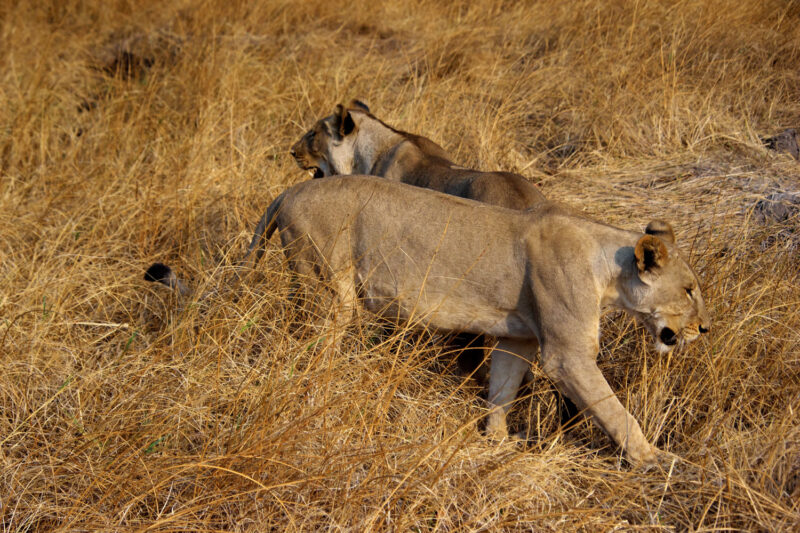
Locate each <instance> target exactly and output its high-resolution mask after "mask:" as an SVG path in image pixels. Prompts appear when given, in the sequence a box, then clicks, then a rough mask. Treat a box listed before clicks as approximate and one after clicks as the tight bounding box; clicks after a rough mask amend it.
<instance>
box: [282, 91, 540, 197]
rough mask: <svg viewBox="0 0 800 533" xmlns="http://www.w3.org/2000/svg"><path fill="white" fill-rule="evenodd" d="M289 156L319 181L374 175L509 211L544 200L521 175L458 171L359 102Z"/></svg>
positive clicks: (341, 109)
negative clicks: (340, 177)
mask: <svg viewBox="0 0 800 533" xmlns="http://www.w3.org/2000/svg"><path fill="white" fill-rule="evenodd" d="M291 152H292V156H293V157H294V158H295V160H296V161H297V164H298V165H299V166H300V168H303V169H304V170H308V171H309V172H310V173H311V175H312V176H313V177H316V178H321V177H329V176H337V175H346V174H370V175H373V176H381V177H383V178H387V179H390V180H393V181H401V182H403V183H408V184H409V185H416V186H417V187H425V188H427V189H434V190H437V191H441V192H444V193H447V194H452V195H455V196H460V197H462V198H471V199H473V200H478V201H480V202H485V203H488V204H492V205H499V206H502V207H508V208H511V209H526V208H528V207H531V206H532V205H534V204H535V203H537V202H540V201H542V200H544V199H545V198H544V196H543V195H542V193H541V192H540V191H539V189H538V188H537V187H536V186H535V185H534V184H532V183H531V182H529V181H528V180H527V179H525V178H524V177H522V176H520V175H519V174H513V173H510V172H481V171H479V170H472V169H467V168H464V167H461V166H458V165H456V164H455V163H453V162H452V161H451V160H450V157H449V156H448V155H447V153H446V152H445V151H444V149H443V148H442V147H441V146H439V145H438V144H436V143H435V142H433V141H432V140H430V139H427V138H425V137H422V136H419V135H414V134H412V133H407V132H404V131H399V130H397V129H395V128H392V127H391V126H388V125H386V124H385V123H383V122H382V121H380V120H378V119H377V118H376V117H375V116H374V115H372V114H371V113H370V112H369V109H368V108H367V107H366V106H365V105H364V104H362V103H361V102H358V101H357V100H354V101H352V102H350V103H349V104H348V105H347V106H341V105H338V106H336V110H335V111H334V113H333V114H332V115H330V116H328V117H325V118H323V119H320V120H318V121H317V123H316V124H315V125H314V127H313V128H311V130H309V131H308V132H307V133H306V134H305V135H303V137H301V138H300V140H299V141H297V142H296V143H295V144H294V146H292V150H291Z"/></svg>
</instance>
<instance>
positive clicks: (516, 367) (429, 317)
mask: <svg viewBox="0 0 800 533" xmlns="http://www.w3.org/2000/svg"><path fill="white" fill-rule="evenodd" d="M265 217H266V218H265V219H266V220H268V221H269V222H268V224H267V225H266V227H265V228H264V236H265V238H269V237H270V236H271V235H272V233H273V232H274V231H275V230H276V229H277V230H278V231H279V233H280V237H281V242H282V244H283V247H284V252H285V254H286V256H287V257H288V259H289V262H290V266H291V267H292V268H293V269H294V270H295V271H297V272H299V273H302V274H305V275H312V276H316V275H318V276H320V277H321V278H323V279H325V280H326V281H328V282H329V283H330V284H331V286H332V287H333V288H334V290H335V298H336V300H337V302H338V304H337V305H339V306H341V309H342V310H344V309H347V308H352V307H353V306H354V305H355V304H356V295H358V301H360V302H362V303H363V304H364V305H365V306H366V307H367V308H368V309H369V310H370V311H372V312H374V313H378V314H381V315H384V316H386V317H389V318H397V319H400V320H403V321H407V322H408V323H411V324H415V325H422V326H423V327H427V328H432V329H434V330H438V331H448V330H449V331H463V332H469V333H474V334H489V335H494V336H496V337H497V338H498V339H499V342H498V344H497V347H496V348H495V349H494V350H493V351H492V353H491V374H490V379H489V401H490V405H491V406H492V410H491V412H490V414H489V419H488V422H487V431H488V433H489V434H490V435H492V436H494V437H495V438H497V439H503V438H505V437H506V436H507V429H506V411H507V410H508V408H509V405H510V403H511V402H512V401H513V399H514V397H515V394H516V391H517V388H518V387H519V384H520V381H521V379H522V376H523V374H524V373H525V371H526V369H528V367H529V365H530V363H531V362H532V361H533V360H534V358H535V357H536V354H537V352H538V350H539V347H540V346H541V365H542V368H543V370H544V372H545V373H546V374H547V375H548V376H549V377H550V379H552V380H553V382H554V383H555V384H556V386H557V387H558V388H559V389H560V390H561V391H562V392H563V393H564V394H565V395H567V396H568V397H569V398H570V399H572V401H574V402H575V403H576V404H577V405H578V407H580V408H581V409H583V410H585V412H586V413H587V414H588V415H590V416H591V418H592V419H593V420H594V421H595V422H596V423H597V424H598V425H599V426H600V427H601V428H602V429H603V430H604V431H605V432H606V433H607V434H608V435H609V436H610V437H611V438H612V439H613V440H614V442H615V443H616V444H617V445H618V446H620V447H621V448H622V449H623V450H624V451H625V453H626V455H627V457H628V458H629V460H630V461H631V462H633V463H652V462H654V461H655V460H656V452H657V449H656V448H654V447H653V446H651V445H650V444H649V443H648V442H647V440H646V438H645V437H644V435H643V433H642V430H641V428H640V427H639V424H638V423H637V422H636V420H635V419H634V418H633V417H632V416H631V415H630V414H629V413H628V412H627V411H626V410H625V408H624V407H623V406H622V404H621V403H620V401H619V400H618V399H617V397H616V396H615V395H614V392H613V391H612V390H611V388H610V387H609V385H608V383H607V382H606V380H605V378H604V377H603V375H602V373H601V372H600V370H599V368H598V367H597V364H596V361H595V358H596V355H597V353H598V350H599V345H598V331H599V326H600V316H601V314H602V313H603V311H604V310H606V309H609V308H619V309H624V310H625V311H627V312H628V313H630V314H631V315H633V316H634V317H635V318H636V319H638V320H639V321H640V322H641V323H643V324H644V326H645V327H646V328H647V329H648V331H649V332H650V333H651V334H652V335H653V337H654V338H655V345H656V347H657V348H658V349H659V350H661V351H668V350H670V349H671V348H672V347H674V346H675V345H677V344H679V343H683V342H689V341H692V340H694V339H695V338H696V337H697V336H698V335H699V334H700V333H705V332H707V331H708V329H709V327H710V326H709V318H708V315H707V313H706V310H705V306H704V303H703V297H702V295H701V293H700V286H699V283H698V280H697V276H696V275H695V273H694V272H693V271H692V269H691V268H690V267H689V266H688V264H687V263H686V262H685V260H684V259H683V257H682V256H681V254H680V252H679V251H678V249H677V247H676V246H675V243H674V239H675V238H674V234H673V232H672V228H671V227H670V226H669V225H668V224H666V223H664V222H659V221H654V222H651V223H650V224H649V225H648V226H647V230H646V232H645V233H644V234H642V233H637V232H632V231H626V230H622V229H618V228H614V227H612V226H608V225H605V224H601V223H598V222H595V221H592V220H589V219H587V218H585V217H582V216H580V215H577V214H575V213H573V212H571V211H569V210H567V209H565V208H562V207H559V206H556V205H554V204H551V203H549V202H542V203H540V204H537V206H535V207H533V208H532V209H529V210H526V211H514V210H510V209H503V208H499V207H495V206H490V205H486V204H482V203H478V202H474V201H470V200H465V199H462V198H456V197H453V196H448V195H445V194H441V193H437V192H433V191H425V190H422V189H420V188H417V187H411V186H408V185H405V184H402V183H396V182H393V181H391V180H385V179H379V178H375V177H369V176H348V177H342V178H339V179H335V180H312V181H307V182H304V183H300V184H299V185H296V186H294V187H292V188H290V189H288V190H287V191H285V192H284V193H283V194H281V195H280V196H278V198H276V199H275V201H273V202H272V204H271V205H270V206H269V209H268V210H267V214H266V215H265ZM162 268H164V269H166V272H163V271H162V272H161V273H160V278H161V279H156V280H157V281H161V282H163V283H165V284H167V285H170V286H173V287H175V285H176V284H175V279H176V278H175V276H174V275H173V274H172V273H171V271H169V269H168V268H167V267H163V266H162ZM335 315H339V316H340V314H339V313H336V314H335Z"/></svg>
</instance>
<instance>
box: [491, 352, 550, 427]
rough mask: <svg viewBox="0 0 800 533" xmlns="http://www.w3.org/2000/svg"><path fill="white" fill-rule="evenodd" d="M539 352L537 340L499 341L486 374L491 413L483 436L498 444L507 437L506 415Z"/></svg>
mask: <svg viewBox="0 0 800 533" xmlns="http://www.w3.org/2000/svg"><path fill="white" fill-rule="evenodd" d="M538 350H539V343H538V342H537V341H536V339H532V340H531V339H525V340H515V339H500V341H499V342H498V343H497V346H495V347H494V349H493V350H492V353H491V358H492V359H491V370H490V373H489V408H490V409H491V410H490V412H489V416H488V419H487V421H486V434H487V436H489V437H490V438H491V439H493V440H497V441H501V440H503V439H505V438H507V437H508V427H507V425H506V414H507V413H508V410H509V409H510V408H511V403H512V402H513V401H514V399H515V398H516V397H517V391H518V389H519V386H520V383H522V378H523V377H524V376H525V372H526V371H528V370H530V366H531V362H532V361H533V360H534V358H535V357H536V353H537V351H538Z"/></svg>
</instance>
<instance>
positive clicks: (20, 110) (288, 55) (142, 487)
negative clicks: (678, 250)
mask: <svg viewBox="0 0 800 533" xmlns="http://www.w3.org/2000/svg"><path fill="white" fill-rule="evenodd" d="M15 4H16V5H15ZM0 21H2V22H0V24H1V26H0V66H1V67H2V68H0V165H1V166H0V376H2V377H1V378H0V380H1V381H0V525H1V526H2V529H1V530H2V532H4V533H5V532H12V531H14V532H16V531H128V530H158V531H172V530H191V531H219V530H236V531H241V530H248V531H249V530H264V531H266V530H279V531H282V530H289V531H296V530H306V531H309V530H318V529H340V530H351V531H363V530H395V531H407V530H412V531H431V530H442V531H450V530H464V531H466V530H478V529H485V530H504V529H505V530H517V529H529V530H537V531H538V530H558V531H561V530H568V531H571V530H588V531H601V530H603V531H608V530H611V529H612V528H619V529H622V530H629V529H643V530H654V531H655V530H672V529H674V530H687V529H692V530H731V529H735V530H769V531H781V530H784V531H789V530H793V529H794V530H796V528H798V527H800V518H798V517H799V516H800V503H799V502H800V426H799V425H798V423H797V420H798V413H800V349H798V348H800V342H799V341H800V334H798V330H800V312H799V311H798V306H799V305H800V276H799V275H798V266H799V265H800V257H799V256H798V249H799V248H800V236H799V235H800V234H799V233H798V222H797V218H796V217H795V218H794V219H793V220H789V221H786V222H783V223H778V222H775V221H772V220H769V219H768V220H766V221H765V220H763V219H762V218H760V217H759V216H758V213H756V212H755V211H754V205H755V204H756V202H757V201H758V200H759V199H761V198H763V197H764V196H765V195H767V194H770V193H771V192H773V191H776V190H790V191H797V189H798V187H800V185H799V184H798V180H799V179H800V168H799V167H798V163H797V162H796V161H794V160H792V159H790V158H788V157H787V156H785V155H781V154H775V153H773V152H768V151H766V150H765V149H764V148H763V147H762V146H761V142H760V140H759V136H763V135H769V134H774V133H777V132H778V131H781V130H782V129H784V128H786V127H790V126H800V124H798V123H797V120H798V119H797V117H798V114H799V113H800V70H798V68H797V67H798V64H800V30H799V29H798V28H800V4H798V2H796V1H792V0H741V1H737V2H733V1H722V0H714V1H708V0H685V1H682V2H670V1H645V0H637V1H636V2H623V1H611V2H605V1H600V0H582V1H568V2H523V3H519V4H517V3H513V2H504V1H501V0H484V1H480V2H433V1H427V2H425V1H423V2H405V3H391V4H387V5H378V4H377V3H373V2H355V3H353V2H339V1H330V2H301V3H299V4H298V3H297V2H291V3H290V2H282V1H279V0H276V1H271V2H261V3H258V5H249V3H244V2H237V1H230V0H228V1H220V2H214V1H205V2H193V3H189V2H183V3H165V2H135V3H134V2H124V1H120V2H99V1H98V2H81V1H66V2H65V1H52V2H5V3H3V4H2V6H0ZM125 51H127V55H126V54H125V53H123V52H125ZM352 97H361V98H363V99H365V100H366V101H367V102H368V103H369V104H370V105H371V107H372V108H373V110H374V111H375V112H376V114H378V116H381V117H383V118H385V119H386V120H387V121H388V122H389V123H391V124H395V125H397V126H398V127H401V128H404V129H407V130H410V131H414V132H419V133H422V134H424V135H427V136H429V137H432V138H433V139H435V140H437V141H438V142H440V143H441V144H442V145H443V146H444V147H445V148H446V149H448V150H449V151H451V153H453V154H454V157H455V158H456V160H458V161H460V162H462V163H464V164H469V165H474V166H477V167H480V168H484V169H506V170H516V171H520V172H523V173H524V174H526V175H528V176H530V177H532V178H533V179H535V180H537V181H539V182H541V184H542V186H543V190H544V191H545V193H546V194H547V195H549V196H550V197H552V198H554V199H558V200H561V201H564V202H567V203H569V204H572V205H574V206H578V207H580V208H583V209H585V210H586V211H587V212H589V213H591V214H593V215H596V216H598V217H601V218H603V219H604V220H607V221H609V222H613V223H616V224H618V225H621V226H625V227H629V228H642V227H643V226H644V225H645V224H646V223H647V221H648V220H649V219H650V218H652V217H661V218H666V219H668V220H671V221H672V222H673V223H674V225H675V227H676V230H677V231H678V234H679V238H680V240H681V242H682V246H683V248H684V249H685V250H686V252H687V253H688V254H689V255H690V257H691V258H692V262H693V263H694V264H695V265H696V266H697V268H698V270H699V272H700V275H701V277H702V279H703V280H704V283H705V295H706V300H707V302H708V304H709V306H710V310H711V312H712V313H713V316H714V325H713V329H712V333H711V334H710V335H709V336H708V337H707V338H705V339H703V340H702V341H699V342H697V343H695V344H694V345H693V346H691V347H690V348H688V349H687V350H685V351H683V352H679V353H675V354H673V355H671V356H668V357H660V356H657V355H656V354H654V353H653V352H652V351H649V350H648V348H647V346H646V345H647V339H646V338H645V336H644V334H643V333H642V331H641V330H639V329H637V328H636V327H635V326H634V325H633V324H632V322H630V321H629V320H628V319H626V318H624V317H619V316H612V317H609V319H608V320H606V321H605V324H604V325H605V327H604V338H603V351H602V353H601V355H600V362H601V366H602V367H603V369H604V372H605V373H606V375H607V376H608V379H609V381H610V382H611V384H612V387H613V388H614V389H615V390H617V391H618V394H619V396H620V398H621V399H622V400H623V402H625V403H626V404H627V405H628V406H629V408H630V410H631V411H632V412H633V413H634V415H635V416H636V417H637V418H638V419H639V420H640V421H641V422H642V426H643V428H644V430H645V432H646V434H647V435H648V437H649V438H651V439H652V440H653V441H654V442H656V443H658V445H659V446H661V447H662V448H665V449H667V450H670V451H672V452H674V453H676V454H678V455H680V456H682V457H684V458H685V459H686V460H687V462H688V463H689V465H682V466H681V467H679V468H676V469H675V470H673V471H671V472H666V473H665V472H658V471H651V472H647V473H640V472H636V471H631V470H630V469H628V468H627V467H626V466H625V465H624V464H620V462H619V460H618V458H617V455H615V451H614V450H613V449H612V448H611V446H610V445H609V442H608V440H607V439H606V438H605V437H604V436H603V435H602V434H600V433H599V431H597V430H596V429H595V428H594V427H590V426H588V425H586V424H583V425H582V426H581V427H580V428H579V429H577V430H575V431H572V432H569V433H567V434H562V433H560V432H559V431H558V421H557V413H556V407H555V404H554V399H553V396H552V394H551V393H550V390H551V386H550V385H549V384H548V382H547V381H546V380H545V379H543V378H542V377H541V375H540V376H539V377H538V379H537V382H536V387H535V388H534V392H533V393H532V397H531V398H530V399H527V398H526V399H523V400H521V401H520V402H519V406H518V408H517V411H516V412H517V414H516V417H517V422H518V423H519V424H524V425H527V427H528V428H529V429H530V431H531V433H532V434H533V435H535V437H536V438H537V439H538V444H537V446H536V447H534V448H533V449H530V450H520V449H518V448H515V447H513V446H494V445H491V444H489V443H487V442H486V441H485V440H484V438H483V437H482V436H481V434H480V431H479V423H478V421H479V420H480V418H481V415H482V413H483V412H484V411H483V409H484V406H483V403H482V400H481V399H480V396H479V392H480V391H479V388H478V387H477V386H476V385H474V384H473V383H471V382H470V381H469V380H464V379H462V378H460V377H458V376H457V375H456V374H455V373H454V372H452V371H451V370H450V368H449V365H448V362H447V361H448V358H447V357H437V356H439V355H441V352H442V351H443V347H442V346H441V345H440V344H438V343H437V342H435V339H430V338H427V337H425V336H420V335H411V334H408V333H406V332H402V331H401V332H396V333H394V334H388V333H386V332H384V331H383V328H381V326H380V324H378V323H377V322H376V321H374V320H370V319H369V318H364V319H362V320H359V321H357V322H355V323H353V324H351V325H349V326H348V327H347V329H346V330H344V331H343V332H340V334H342V335H344V337H345V340H344V344H343V346H342V349H341V350H339V351H336V352H335V353H331V352H330V351H323V350H319V349H317V345H316V340H317V339H318V336H319V335H321V334H322V335H324V334H329V333H330V332H325V331H317V330H315V329H314V328H312V327H310V322H309V320H308V316H307V314H306V312H305V311H300V310H297V309H296V308H294V307H292V306H291V305H289V302H288V301H287V294H288V289H289V279H288V274H287V271H286V268H285V266H284V264H283V262H282V260H281V254H280V252H279V251H278V250H277V249H276V248H277V247H276V246H274V245H273V247H272V248H273V250H271V251H270V254H269V255H268V260H267V261H266V262H265V263H264V264H262V266H261V267H259V269H258V270H257V271H255V272H253V273H252V274H249V276H248V280H247V283H245V284H244V285H243V286H241V287H239V288H238V289H236V290H235V291H233V292H228V293H225V294H222V295H218V296H216V297H211V298H209V299H206V300H204V301H201V302H195V303H194V304H192V305H190V306H188V307H186V308H185V309H183V310H179V308H178V307H177V306H176V305H175V302H174V300H173V299H172V298H173V297H172V296H171V295H170V294H168V293H167V292H166V291H162V290H159V289H158V288H157V287H152V286H145V283H144V282H143V281H142V279H141V278H142V272H143V269H144V268H145V267H146V266H147V265H148V264H149V263H150V262H152V261H154V260H162V261H165V262H168V263H170V264H172V265H173V266H175V267H177V268H178V269H179V270H180V271H182V272H185V273H187V274H189V276H190V277H191V278H192V279H193V282H194V283H195V284H197V285H200V286H202V287H206V288H208V287H211V286H213V285H214V283H215V282H214V281H212V280H213V279H214V277H215V276H217V275H219V274H220V273H222V272H224V268H226V267H225V265H228V264H230V262H229V259H231V258H236V257H238V256H239V255H240V254H241V252H242V250H243V248H244V245H245V242H246V241H247V238H248V237H249V233H250V232H251V230H252V228H253V226H254V223H255V221H256V220H257V219H258V216H260V214H261V212H262V210H263V209H264V208H265V206H266V205H267V204H268V203H269V201H270V200H271V199H272V198H274V196H275V195H276V194H277V193H278V192H279V191H281V190H283V189H284V188H285V187H287V186H288V185H290V184H292V183H295V182H297V181H300V180H303V179H305V176H304V175H303V174H302V173H301V172H300V171H299V170H298V169H297V168H296V167H295V165H294V163H293V162H292V161H291V159H290V157H288V155H287V150H288V147H289V146H290V144H291V142H292V141H293V140H295V139H296V138H297V137H298V136H299V135H300V134H301V133H302V132H303V131H304V130H305V129H306V128H307V127H308V126H309V125H310V124H311V123H312V121H313V120H315V119H316V118H318V117H319V116H321V115H323V114H327V113H328V112H329V110H331V109H332V107H333V105H334V104H335V103H337V102H339V101H344V100H347V99H349V98H352ZM220 265H222V266H220ZM691 465H693V466H691Z"/></svg>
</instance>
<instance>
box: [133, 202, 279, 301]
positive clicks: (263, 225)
mask: <svg viewBox="0 0 800 533" xmlns="http://www.w3.org/2000/svg"><path fill="white" fill-rule="evenodd" d="M283 198H284V194H281V195H279V196H278V197H277V198H275V200H273V201H272V203H271V204H270V205H269V207H268V208H267V210H266V212H265V213H264V215H263V216H262V217H261V220H259V221H258V225H257V226H256V230H255V232H254V234H253V238H252V239H251V240H250V246H249V247H248V248H247V253H245V254H244V257H242V260H241V261H240V262H239V265H238V267H237V270H239V269H241V268H242V266H243V265H244V262H245V261H246V260H247V258H248V257H249V256H250V254H251V253H252V252H253V250H255V252H256V254H255V259H254V260H253V264H254V265H255V264H256V263H258V261H259V260H260V259H261V257H262V256H263V255H264V251H265V250H264V244H266V242H267V241H268V240H269V238H270V237H272V234H273V233H275V230H276V229H277V227H278V223H277V215H278V211H279V210H280V208H281V203H282V202H283ZM237 277H238V274H237ZM144 279H145V280H146V281H150V282H154V283H161V284H162V285H165V286H167V287H169V288H170V289H172V290H175V291H178V294H180V295H181V296H188V295H189V294H190V293H191V292H192V291H191V289H190V288H189V286H188V285H187V284H186V283H185V282H184V281H183V280H182V279H180V278H179V277H178V276H177V275H176V274H175V272H173V270H172V269H171V268H170V267H168V266H167V265H165V264H163V263H153V264H152V265H150V268H148V269H147V271H146V272H145V273H144Z"/></svg>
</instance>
